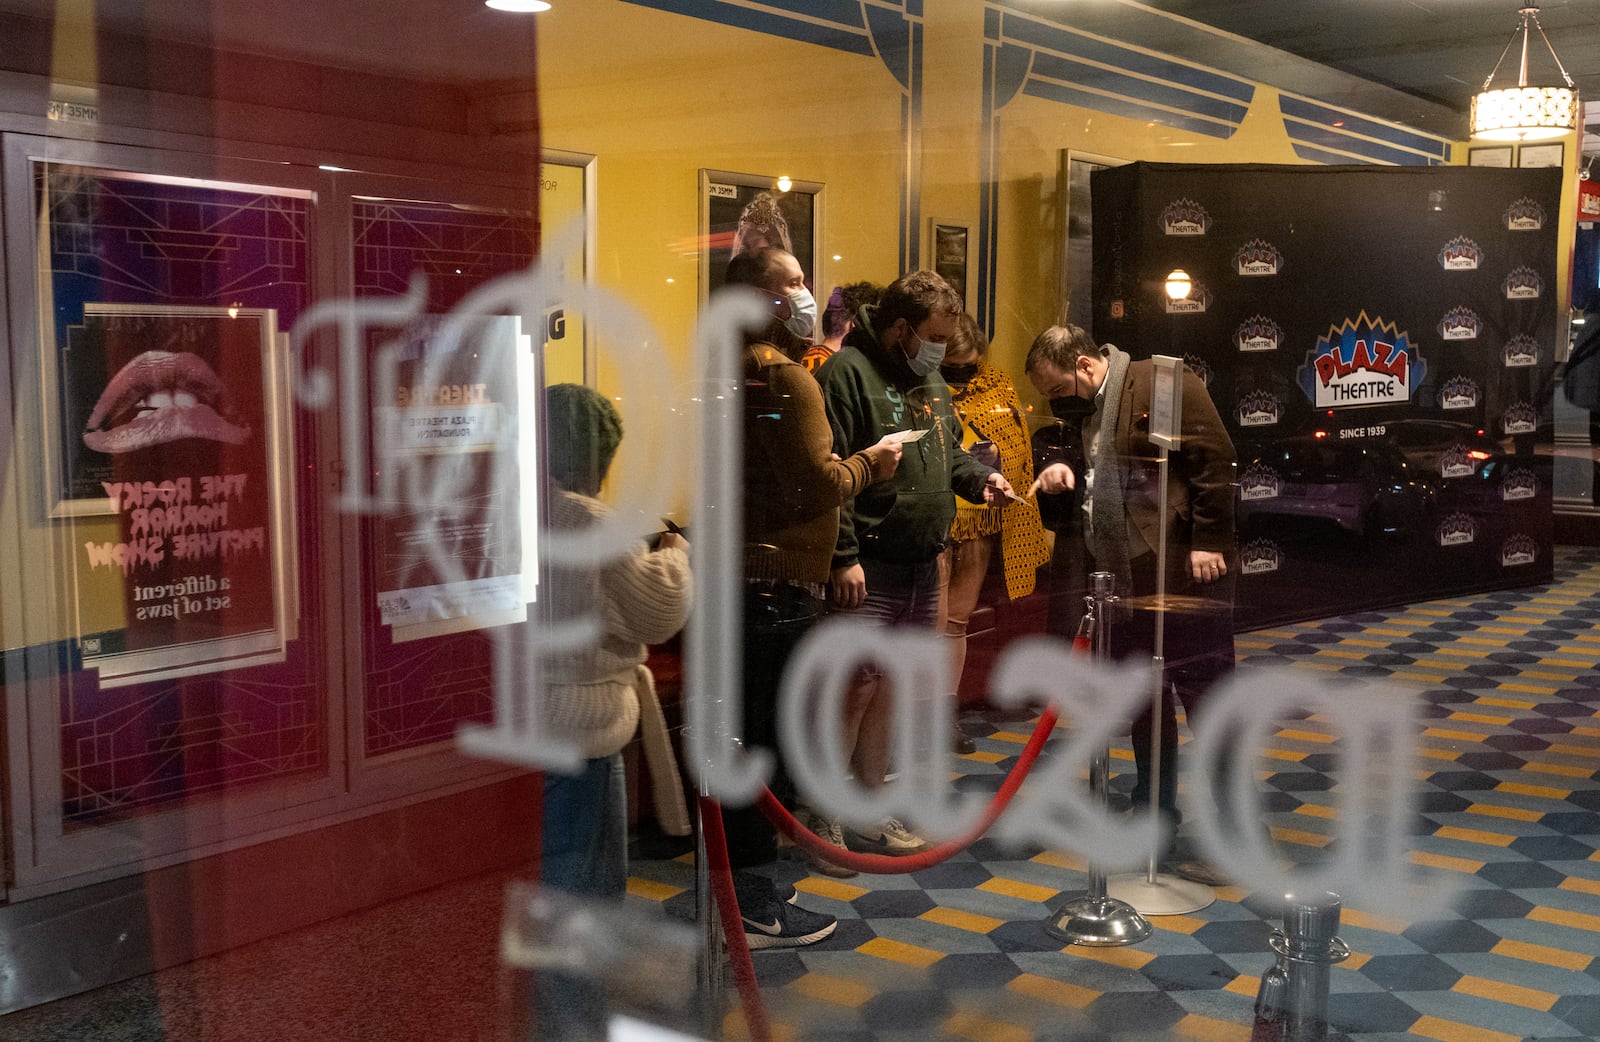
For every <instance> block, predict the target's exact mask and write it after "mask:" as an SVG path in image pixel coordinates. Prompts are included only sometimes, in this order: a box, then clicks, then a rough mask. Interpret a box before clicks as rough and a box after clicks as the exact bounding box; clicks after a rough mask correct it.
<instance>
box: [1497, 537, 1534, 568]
mask: <svg viewBox="0 0 1600 1042" xmlns="http://www.w3.org/2000/svg"><path fill="white" fill-rule="evenodd" d="M1538 559H1539V544H1538V543H1536V542H1534V541H1533V537H1531V536H1526V535H1523V534H1521V533H1520V532H1519V533H1518V534H1516V535H1514V536H1512V537H1511V538H1509V539H1507V540H1506V541H1505V542H1503V543H1501V544H1500V564H1501V565H1502V566H1503V567H1507V568H1510V567H1512V566H1514V565H1519V564H1532V563H1533V562H1535V561H1537V560H1538Z"/></svg>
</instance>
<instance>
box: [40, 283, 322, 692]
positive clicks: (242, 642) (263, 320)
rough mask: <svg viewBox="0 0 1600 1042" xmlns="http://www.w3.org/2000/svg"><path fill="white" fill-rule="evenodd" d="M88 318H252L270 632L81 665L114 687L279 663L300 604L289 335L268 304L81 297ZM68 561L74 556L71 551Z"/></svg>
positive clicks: (77, 579)
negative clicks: (257, 352) (267, 529)
mask: <svg viewBox="0 0 1600 1042" xmlns="http://www.w3.org/2000/svg"><path fill="white" fill-rule="evenodd" d="M91 315H107V316H116V315H139V316H144V317H155V318H162V317H173V318H194V317H202V318H218V319H221V318H226V319H228V320H229V321H230V322H240V321H243V322H246V323H252V324H254V325H255V326H256V327H257V328H258V330H259V333H258V335H257V339H258V341H259V343H260V345H261V389H262V402H261V412H262V417H263V420H264V422H265V424H266V430H265V431H264V432H263V443H264V445H265V447H266V453H265V456H266V459H265V470H266V477H267V482H268V492H267V495H268V497H269V498H268V506H267V519H268V523H269V524H270V525H271V526H272V531H271V533H270V535H269V536H268V547H269V552H270V553H271V554H272V597H273V609H272V620H273V624H272V629H271V630H257V631H253V632H250V633H241V634H237V635H234V636H228V637H220V638H215V639H211V640H203V641H196V642H192V643H184V644H175V645H169V646H166V647H160V648H149V649H144V650H140V651H130V652H121V653H117V654H110V655H103V656H94V657H92V658H91V657H88V656H87V655H86V657H85V660H84V665H85V666H91V667H93V668H94V669H95V670H96V671H97V673H98V675H99V683H100V686H101V687H102V688H114V687H125V686H128V685H130V684H141V683H147V682H150V681H156V680H170V679H174V678H177V677H187V676H197V675H200V674H204V673H212V672H216V671H218V670H222V669H238V668H243V667H247V666H255V665H262V664H264V663H269V662H281V661H283V658H284V655H285V654H286V652H287V647H288V642H289V641H290V640H293V639H294V638H295V636H297V633H296V628H297V627H296V625H295V620H296V618H297V612H296V610H295V606H296V605H298V603H299V577H298V568H297V565H296V563H295V555H294V554H293V553H292V552H291V549H290V546H289V535H288V533H289V532H290V531H292V519H293V517H294V490H293V482H292V480H290V479H288V478H287V476H286V475H287V474H288V467H289V462H288V461H290V460H292V459H293V446H292V444H291V443H290V439H291V434H290V429H291V425H290V422H289V412H288V410H289V397H290V395H289V363H288V354H289V352H288V334H287V333H282V332H279V331H278V328H277V314H276V312H274V311H273V310H272V309H271V308H242V307H226V306H196V305H180V304H108V303H100V302H87V303H85V304H84V316H85V318H87V317H88V316H91ZM47 400H49V399H48V398H47ZM47 433H48V434H50V435H52V436H53V437H59V436H60V435H62V434H64V433H66V432H64V431H62V430H61V429H60V428H59V426H57V427H54V428H47ZM46 440H47V441H48V440H51V439H50V438H47V439H46ZM57 474H59V471H58V472H57ZM80 502H81V501H80ZM88 502H96V501H92V500H91V501H88ZM105 504H106V509H105V510H104V511H95V513H96V514H99V513H108V512H111V509H112V508H111V503H110V501H109V500H107V501H105ZM73 560H74V561H76V560H77V558H76V556H75V557H74V558H73ZM73 578H74V581H73V584H72V600H73V616H74V619H75V620H78V621H77V632H78V634H79V637H80V640H81V639H82V637H83V635H84V628H83V625H82V622H81V620H82V618H83V613H82V611H81V607H82V605H81V602H80V596H81V591H82V588H83V586H82V582H81V579H82V577H81V576H80V575H76V574H75V575H74V577H73Z"/></svg>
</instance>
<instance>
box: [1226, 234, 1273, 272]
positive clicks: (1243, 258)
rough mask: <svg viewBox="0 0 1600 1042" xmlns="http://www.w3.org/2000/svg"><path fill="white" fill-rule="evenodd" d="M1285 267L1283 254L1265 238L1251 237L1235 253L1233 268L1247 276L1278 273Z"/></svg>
mask: <svg viewBox="0 0 1600 1042" xmlns="http://www.w3.org/2000/svg"><path fill="white" fill-rule="evenodd" d="M1282 268H1283V254H1281V253H1279V252H1278V248H1277V247H1276V246H1274V245H1272V243H1270V242H1267V241H1266V240H1265V239H1251V240H1250V241H1249V242H1247V243H1245V244H1244V245H1243V246H1241V247H1239V249H1238V251H1237V252H1235V253H1234V255H1233V270H1235V271H1237V272H1238V273H1239V274H1240V275H1243V276H1245V277H1247V278H1258V277H1261V276H1264V275H1276V274H1277V273H1278V272H1279V271H1280V270H1281V269H1282Z"/></svg>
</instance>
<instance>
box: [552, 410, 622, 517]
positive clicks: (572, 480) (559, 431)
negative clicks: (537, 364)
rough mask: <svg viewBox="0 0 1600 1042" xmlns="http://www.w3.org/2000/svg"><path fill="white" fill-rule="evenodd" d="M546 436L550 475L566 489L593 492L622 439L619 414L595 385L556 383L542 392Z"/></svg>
mask: <svg viewBox="0 0 1600 1042" xmlns="http://www.w3.org/2000/svg"><path fill="white" fill-rule="evenodd" d="M545 436H546V439H547V441H548V445H547V452H546V457H547V458H548V460H549V464H550V477H551V478H552V479H553V480H554V481H555V482H556V483H557V484H558V485H560V486H561V487H562V488H564V489H566V490H567V491H569V492H577V493H579V494H580V495H585V496H593V495H595V494H597V493H598V492H599V491H600V483H601V482H603V481H604V480H605V477H606V471H608V470H610V469H611V461H612V459H614V458H615V457H616V455H617V446H618V445H620V444H621V443H622V417H621V416H619V415H617V409H616V406H614V405H612V404H611V402H609V401H608V400H606V399H605V398H604V397H602V396H601V395H600V393H599V392H598V391H596V390H595V389H594V388H592V387H585V386H583V385H582V384H556V385H555V386H554V387H551V388H549V389H548V390H547V391H546V392H545Z"/></svg>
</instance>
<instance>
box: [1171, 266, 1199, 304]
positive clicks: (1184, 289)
mask: <svg viewBox="0 0 1600 1042" xmlns="http://www.w3.org/2000/svg"><path fill="white" fill-rule="evenodd" d="M1193 288H1194V282H1193V280H1191V279H1190V278H1189V273H1188V272H1187V271H1184V270H1183V269H1182V268H1173V269H1172V274H1170V275H1168V276H1167V296H1168V297H1169V298H1171V299H1172V300H1183V299H1184V298H1185V297H1187V296H1188V295H1189V290H1191V289H1193Z"/></svg>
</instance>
